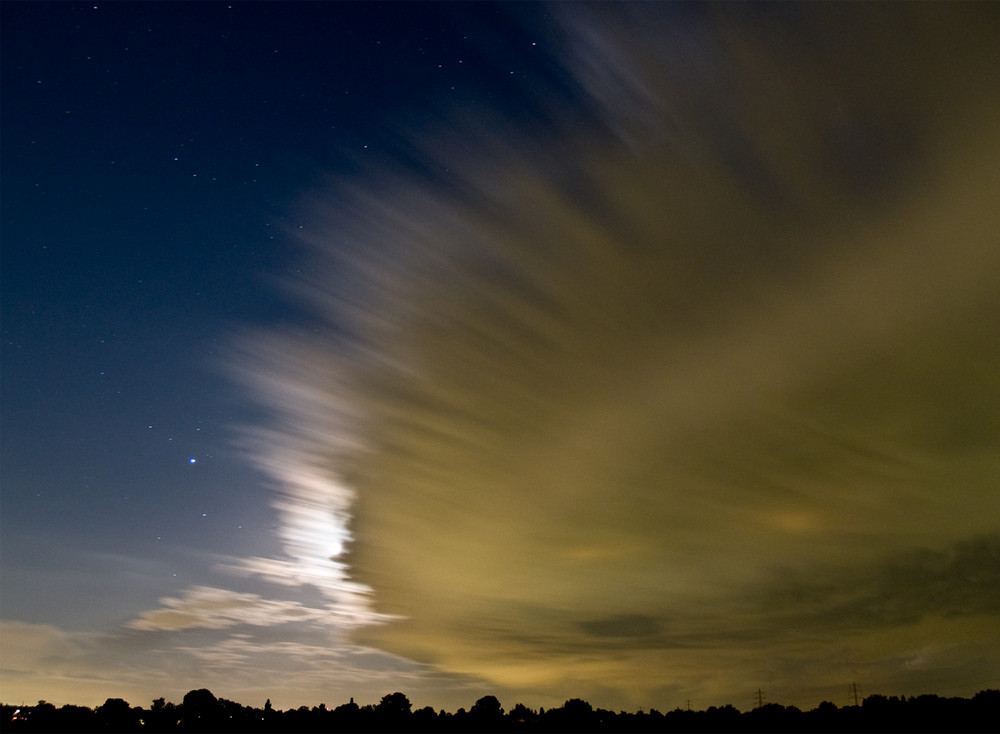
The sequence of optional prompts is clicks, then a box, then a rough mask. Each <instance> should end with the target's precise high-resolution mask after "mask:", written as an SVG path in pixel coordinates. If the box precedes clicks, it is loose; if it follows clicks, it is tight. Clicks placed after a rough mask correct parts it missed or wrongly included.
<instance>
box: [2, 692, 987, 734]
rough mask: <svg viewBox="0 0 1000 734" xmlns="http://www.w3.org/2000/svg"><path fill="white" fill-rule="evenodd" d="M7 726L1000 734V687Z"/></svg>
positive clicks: (162, 709)
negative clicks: (958, 692)
mask: <svg viewBox="0 0 1000 734" xmlns="http://www.w3.org/2000/svg"><path fill="white" fill-rule="evenodd" d="M0 709H2V717H3V718H2V720H0V721H2V723H0V728H2V730H3V731H4V732H81V733H85V732H174V731H177V732H188V731H192V732H846V731H851V732H959V731H961V732H996V731H998V729H1000V691H996V690H985V691H980V692H979V693H977V694H976V695H975V696H973V697H972V698H969V699H966V698H944V697H941V696H936V695H924V696H917V697H910V698H905V697H901V696H882V695H873V696H868V697H867V698H865V699H864V701H863V702H862V703H861V705H860V706H845V707H837V706H836V705H835V704H833V703H830V702H829V701H826V702H823V703H821V704H820V705H819V706H818V707H816V708H815V709H813V710H811V711H802V710H800V709H798V708H796V707H794V706H781V705H779V704H776V703H769V704H765V705H763V706H759V707H757V708H754V709H751V710H749V711H745V712H741V711H739V710H738V709H737V708H735V707H733V706H730V705H727V706H722V707H715V706H712V707H710V708H708V709H706V710H704V711H691V710H686V709H675V710H673V711H669V712H667V713H660V712H659V711H657V710H656V709H650V710H649V711H642V710H640V711H638V712H635V713H629V712H625V711H619V712H617V713H616V712H613V711H608V710H606V709H601V708H597V709H595V708H594V707H593V706H591V705H590V704H589V703H587V702H586V701H583V700H581V699H579V698H572V699H570V700H568V701H566V702H565V703H564V704H563V705H562V706H560V707H559V708H551V709H548V710H546V709H544V708H542V709H537V710H536V709H531V708H528V707H527V706H524V705H523V704H520V703H519V704H517V705H515V706H514V707H513V708H512V709H511V710H510V711H504V709H503V707H502V706H501V705H500V701H499V700H497V698H496V697H495V696H483V697H482V698H480V699H479V700H478V701H476V702H475V703H474V704H473V705H472V707H471V708H470V709H469V710H468V711H466V710H465V709H464V708H460V709H458V711H455V712H454V713H449V712H447V711H435V710H434V709H433V708H431V707H430V706H427V707H425V708H421V709H417V710H415V711H414V710H413V708H412V705H411V704H410V700H409V699H408V698H407V697H406V696H405V695H404V694H402V693H399V692H396V693H390V694H388V695H386V696H383V697H382V700H381V701H379V703H378V704H375V705H365V706H359V705H358V704H356V703H354V699H353V698H352V699H351V701H350V703H346V704H343V705H341V706H337V707H336V708H334V709H329V708H327V707H326V705H325V704H320V705H319V706H314V707H312V708H309V707H308V706H301V707H300V708H297V709H288V710H287V711H280V710H278V709H275V708H273V707H272V706H271V702H270V700H268V701H267V703H266V704H265V705H264V708H252V707H250V706H243V705H241V704H238V703H235V702H233V701H228V700H226V699H224V698H216V697H215V696H214V695H213V694H212V692H211V691H209V690H207V689H204V688H201V689H198V690H194V691H189V692H188V693H187V694H186V695H185V696H184V700H183V702H182V703H180V704H174V703H169V702H167V701H165V700H164V699H162V698H158V699H156V700H154V701H153V702H152V705H151V706H150V707H149V708H142V707H140V706H130V705H129V704H128V702H126V701H124V700H122V699H120V698H109V699H108V700H107V701H105V702H104V703H103V704H102V705H100V706H98V707H97V708H95V709H91V708H87V707H85V706H72V705H66V706H62V707H59V708H56V707H55V706H54V705H53V704H51V703H46V702H45V701H39V702H38V704H36V705H34V706H12V705H8V704H2V705H0Z"/></svg>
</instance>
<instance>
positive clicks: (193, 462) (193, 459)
mask: <svg viewBox="0 0 1000 734" xmlns="http://www.w3.org/2000/svg"><path fill="white" fill-rule="evenodd" d="M197 462H198V460H197V459H196V458H194V457H193V456H192V457H191V458H190V459H188V463H189V464H195V463H197Z"/></svg>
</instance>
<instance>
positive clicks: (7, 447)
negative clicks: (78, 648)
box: [3, 2, 540, 557]
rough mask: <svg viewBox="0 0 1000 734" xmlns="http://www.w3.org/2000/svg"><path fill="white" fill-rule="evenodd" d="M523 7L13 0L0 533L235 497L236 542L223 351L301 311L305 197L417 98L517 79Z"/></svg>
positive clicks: (130, 533)
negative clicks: (296, 267) (517, 16)
mask: <svg viewBox="0 0 1000 734" xmlns="http://www.w3.org/2000/svg"><path fill="white" fill-rule="evenodd" d="M497 26H501V28H499V29H498V28H497ZM487 27H488V28H489V29H490V36H489V42H488V43H486V44H484V43H483V42H482V37H481V36H482V33H483V31H484V29H486V28H487ZM515 30H516V29H515V28H514V25H513V23H512V21H511V19H510V18H509V17H508V16H507V15H506V14H504V13H502V12H501V11H500V10H499V9H498V8H495V7H491V6H482V7H477V8H475V9H473V8H466V7H462V6H458V7H450V8H448V9H447V11H446V12H444V9H442V8H440V7H437V6H433V5H406V4H391V5H388V6H383V5H378V4H369V3H363V4H337V5H336V6H335V7H334V6H331V5H330V4H327V3H290V4H271V3H243V4H227V3H220V2H212V3H184V4H178V3H98V4H93V3H10V4H7V5H6V6H5V8H4V64H3V91H4V116H3V161H4V176H3V207H4V209H3V215H4V216H3V241H4V252H3V314H4V323H3V336H4V379H3V406H4V415H3V420H4V425H5V426H7V427H8V430H5V432H4V433H5V440H4V445H3V451H4V473H5V476H6V478H7V480H6V482H5V483H6V484H7V485H8V492H7V493H6V502H5V512H4V520H3V521H4V528H5V533H4V536H5V538H13V537H15V536H27V537H31V538H34V537H45V538H46V541H45V542H50V540H51V538H49V537H48V535H49V534H51V533H55V534H58V535H60V536H62V535H64V534H68V535H70V536H76V537H75V539H76V541H77V542H84V543H92V544H94V545H95V546H97V547H101V548H103V547H104V546H105V545H106V544H108V543H110V542H112V539H113V542H114V543H120V542H123V541H124V540H125V538H127V543H128V544H127V546H125V547H126V548H127V549H128V550H130V551H132V552H139V549H140V548H141V546H142V545H143V544H144V543H147V542H148V541H149V540H150V536H151V535H153V534H154V533H155V535H157V536H160V537H163V536H168V537H173V538H177V537H178V535H180V536H181V540H182V541H185V542H186V541H190V540H191V538H190V537H189V531H186V530H184V529H183V528H184V525H185V523H187V522H191V518H197V517H200V515H201V513H202V512H209V511H211V514H212V515H215V516H217V515H218V514H219V513H218V511H219V510H220V509H222V508H223V507H227V511H226V513H225V514H226V525H227V527H225V528H224V527H220V526H218V525H213V526H212V527H213V530H214V531H215V533H217V534H219V535H222V536H225V537H226V542H227V543H228V542H231V539H230V538H229V537H228V536H229V534H230V531H231V530H232V527H231V526H232V525H234V524H235V525H240V524H245V523H251V524H255V523H256V524H255V525H254V527H257V526H258V525H259V523H261V522H262V519H261V518H260V517H255V516H254V513H253V512H248V513H246V514H243V513H241V512H240V511H239V510H238V509H237V510H236V511H235V513H234V508H233V507H232V501H231V497H230V492H232V491H233V490H232V489H222V488H221V487H222V486H224V487H229V488H232V487H234V486H236V487H240V489H239V490H238V491H239V492H241V493H242V496H245V495H246V494H250V495H253V494H254V493H255V492H259V491H260V490H259V487H258V486H257V485H258V484H259V482H257V481H255V477H254V475H253V474H252V473H250V472H249V471H248V470H247V469H246V468H245V466H244V465H243V463H241V462H240V461H239V459H238V458H237V457H235V456H234V455H233V453H232V452H231V451H230V450H229V449H227V445H228V443H229V441H230V439H231V437H230V436H228V435H227V426H228V425H230V424H232V423H233V422H234V421H238V420H241V419H246V418H247V412H246V411H247V410H248V408H247V407H246V405H245V403H246V401H245V398H244V397H243V396H241V395H239V394H238V393H236V392H235V391H234V390H232V389H231V387H230V385H229V381H228V380H227V379H225V376H224V375H222V374H220V373H219V370H218V369H217V368H218V366H219V365H218V360H219V359H220V356H219V355H220V349H221V348H223V347H224V346H225V345H226V342H227V340H229V339H230V337H231V336H232V332H233V331H234V330H235V329H237V328H239V327H245V326H247V325H250V324H253V323H256V322H261V321H268V320H274V319H283V318H287V316H288V312H287V308H289V304H288V303H287V301H285V300H283V299H282V298H281V297H280V294H279V293H278V290H277V288H276V287H275V284H274V283H273V282H272V281H273V279H274V278H275V277H276V276H277V274H278V273H280V272H281V271H282V268H286V267H290V264H291V263H293V262H294V256H295V252H294V246H293V243H292V242H291V237H290V236H289V230H294V229H295V227H296V222H295V219H294V217H295V212H296V202H297V199H298V198H299V197H301V196H303V195H304V194H305V193H307V192H308V191H309V190H310V189H311V187H314V186H318V185H319V184H321V183H322V177H323V176H327V175H331V174H334V175H336V174H337V173H341V172H344V171H345V170H346V171H354V170H356V169H357V168H358V167H363V166H365V165H368V164H370V163H371V164H374V163H378V162H380V161H384V160H385V159H386V156H387V153H386V149H387V147H388V146H389V145H390V144H391V135H390V131H391V130H392V129H393V128H394V126H395V125H397V124H398V123H399V122H401V121H410V120H412V121H419V117H420V114H421V111H422V110H430V109H433V108H434V107H436V106H438V105H440V104H445V103H447V100H448V99H450V98H461V99H462V100H463V103H466V104H477V105H486V104H491V103H492V101H493V100H495V99H497V98H501V97H503V96H504V95H505V94H507V93H508V89H507V88H508V87H511V88H513V87H512V85H510V84H509V82H508V80H506V79H503V78H502V76H501V75H502V74H505V73H506V74H508V75H509V73H510V72H511V71H514V72H515V73H517V74H523V73H524V71H525V67H530V66H531V65H532V64H536V65H537V64H538V59H537V58H536V59H532V58H531V52H532V50H531V48H530V47H529V46H528V45H527V44H526V43H524V38H523V37H517V36H516V35H514V34H515ZM519 42H520V47H519V48H518V44H519ZM505 46H506V47H507V48H504V47H505ZM514 48H517V54H516V55H515V54H512V53H510V52H511V51H512V50H513V49H514ZM501 54H503V55H504V57H505V58H506V59H507V60H508V61H509V62H510V63H509V64H507V66H509V68H506V67H505V68H504V69H500V68H496V62H497V58H499V57H500V55H501ZM537 55H540V54H537ZM487 58H489V61H484V59H487ZM491 77H493V79H491ZM189 457H195V458H197V459H198V462H197V464H196V465H194V466H192V465H190V464H189V462H188V459H189ZM15 478H16V480H15ZM15 481H16V484H15V483H14V482H15ZM220 485H221V486H220ZM234 515H235V516H234ZM216 522H221V521H216ZM123 526H124V527H125V528H128V530H126V531H125V532H124V533H122V532H121V530H120V529H121V528H122V527H123ZM112 529H118V530H117V531H116V532H115V533H113V534H112V533H111V532H110V531H111V530H112ZM123 535H124V536H125V538H123V537H122V536H123ZM199 535H201V534H200V533H199ZM213 535H214V534H213ZM209 537H212V536H209ZM200 540H201V542H206V541H208V542H214V541H212V540H209V539H208V538H206V537H201V538H200ZM8 553H10V554H16V553H17V551H16V550H15V549H11V550H9V551H8ZM8 557H10V556H8Z"/></svg>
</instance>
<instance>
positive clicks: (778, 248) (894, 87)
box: [133, 5, 1000, 705]
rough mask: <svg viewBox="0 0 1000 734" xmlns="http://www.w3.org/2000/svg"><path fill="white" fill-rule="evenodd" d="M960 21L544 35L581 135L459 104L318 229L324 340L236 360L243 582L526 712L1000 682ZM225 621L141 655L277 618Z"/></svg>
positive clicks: (976, 138) (299, 280) (172, 618)
mask: <svg viewBox="0 0 1000 734" xmlns="http://www.w3.org/2000/svg"><path fill="white" fill-rule="evenodd" d="M970 12H971V11H970V10H969V9H968V8H958V9H945V8H942V7H935V8H926V7H921V8H916V7H908V8H905V9H903V8H894V9H893V11H892V12H889V11H887V10H886V9H884V8H868V7H864V8H859V7H857V6H853V7H851V8H849V9H845V8H839V7H837V8H834V7H826V6H823V7H816V6H810V7H809V9H808V10H806V9H804V8H802V9H799V8H796V9H793V8H785V7H784V6H782V9H781V10H779V9H778V8H769V9H766V10H762V11H760V12H758V11H757V10H751V9H749V8H747V9H739V10H737V9H733V12H732V13H731V14H726V15H725V16H724V17H720V15H721V14H719V13H716V11H715V9H712V8H699V9H697V10H693V9H688V8H684V9H679V8H663V7H656V6H645V5H643V6H624V7H623V6H617V5H616V6H578V5H572V6H556V7H554V8H553V13H554V15H555V16H556V25H555V26H554V27H553V28H552V29H551V33H552V38H553V39H554V40H553V44H554V48H553V50H552V55H553V59H554V62H556V63H559V64H561V65H562V69H563V71H564V72H565V75H566V78H567V79H568V81H567V88H568V89H569V90H571V92H567V95H569V96H573V98H574V99H575V100H576V101H575V103H574V104H573V105H570V106H565V107H560V106H559V105H558V104H550V105H548V106H547V107H546V104H545V103H544V101H539V106H540V107H541V108H543V109H546V110H547V111H546V113H545V115H546V118H545V119H544V121H543V122H542V123H539V124H537V125H531V126H527V127H526V128H523V129H517V127H516V126H515V125H513V124H511V123H510V122H509V121H507V120H504V119H502V118H499V117H498V118H497V119H495V120H491V121H490V126H489V127H485V126H484V121H483V120H476V121H475V124H476V125H477V127H475V128H474V129H473V131H472V132H469V129H468V128H464V127H462V125H463V124H465V123H467V122H468V118H467V117H466V116H464V115H463V114H460V113H459V111H454V110H444V111H442V113H441V115H440V117H439V118H436V123H435V125H433V126H431V128H430V129H428V130H425V131H421V132H419V133H413V132H408V133H406V135H409V136H410V137H411V138H412V139H410V140H408V142H409V144H410V146H411V158H415V159H418V160H419V161H420V164H419V165H416V166H414V165H412V160H411V161H410V163H403V162H400V163H399V164H398V165H397V164H387V165H385V166H383V167H381V168H380V169H379V170H375V171H371V172H370V174H369V175H367V176H362V177H361V178H360V179H353V180H348V181H337V182H334V183H332V184H331V186H330V189H329V190H326V191H322V192H319V193H318V194H317V195H316V196H315V197H314V198H313V200H312V201H311V202H310V203H309V204H307V205H306V210H307V211H308V212H309V213H310V216H311V223H310V225H309V226H308V227H306V229H305V230H304V233H303V234H302V242H303V243H304V244H305V245H306V246H307V247H308V249H309V251H310V259H309V260H308V261H307V263H306V264H305V265H304V266H303V267H302V268H301V269H300V270H299V275H297V276H295V277H294V278H290V279H289V282H288V286H289V288H290V290H291V292H292V293H294V294H295V295H296V296H297V297H298V298H299V299H300V300H301V303H303V304H304V305H305V306H306V308H307V309H309V310H310V312H311V313H312V315H313V318H314V322H313V323H310V324H309V325H308V326H305V325H303V326H302V328H301V329H300V330H299V331H294V330H291V329H285V330H282V331H280V332H279V331H275V332H272V333H265V334H258V335H256V336H254V337H253V338H251V339H250V340H249V346H247V352H246V356H244V357H243V358H242V361H241V367H240V369H241V374H242V376H243V379H245V380H246V381H248V382H249V383H250V384H252V385H253V386H254V389H255V394H256V395H257V397H258V398H259V399H260V400H261V402H262V404H263V405H264V406H265V407H266V408H267V409H268V410H269V411H270V412H271V420H270V421H269V422H268V423H267V426H266V428H262V429H259V430H255V431H251V432H250V439H249V441H250V447H251V450H252V451H253V452H254V455H255V456H256V457H257V461H258V463H259V465H260V466H261V467H262V468H263V469H265V470H266V471H268V472H269V473H270V474H271V475H272V476H273V477H274V479H275V481H276V491H277V495H276V497H277V498H276V500H275V507H276V509H277V511H278V513H279V515H280V518H281V523H282V525H281V531H280V532H281V536H282V539H283V542H284V544H285V545H284V547H285V550H286V552H287V558H285V559H248V560H246V561H244V562H241V563H239V564H235V566H236V567H238V568H241V569H242V571H243V572H246V573H254V574H258V575H260V576H262V577H264V578H266V579H267V580H269V581H272V582H274V581H277V582H284V583H288V584H299V585H311V586H314V587H316V588H318V589H320V590H321V592H322V593H323V595H324V596H325V597H326V598H327V599H328V600H329V601H330V603H331V604H332V605H334V606H337V607H338V608H340V609H342V610H344V615H345V618H348V619H352V620H354V621H355V622H356V624H350V625H346V624H345V626H349V627H352V628H357V630H356V634H358V635H359V638H358V639H362V640H364V641H365V642H366V644H370V645H373V646H376V647H379V648H381V649H384V650H389V651H392V652H393V653H396V654H400V655H404V656H408V657H410V658H412V659H414V660H418V661H421V662H422V663H427V664H431V665H434V666H437V668H438V669H439V670H443V671H447V672H449V673H458V674H467V675H471V676H477V677H482V678H485V679H486V680H488V681H490V682H492V683H493V684H495V685H498V686H503V687H506V688H507V689H509V690H511V691H519V692H523V693H525V694H526V695H530V696H532V700H538V697H539V696H542V697H545V696H549V697H550V698H551V701H554V702H559V701H561V700H563V699H564V698H565V697H567V696H568V695H583V696H592V697H594V698H595V700H596V702H598V703H608V704H609V705H619V704H621V705H624V704H625V703H628V704H631V705H635V704H637V703H642V702H643V701H648V700H651V699H655V700H657V701H658V702H659V701H664V700H667V701H668V703H679V701H681V700H683V698H686V697H693V698H695V699H696V700H705V699H709V700H710V701H711V702H712V703H717V702H721V701H722V700H732V701H733V702H734V703H737V704H740V703H742V701H740V700H739V695H740V692H741V691H742V690H743V689H745V688H747V687H748V686H751V687H752V686H755V685H757V683H756V682H757V681H761V682H762V683H763V682H764V681H767V683H766V684H767V685H768V686H770V687H771V688H772V689H773V688H779V689H780V690H781V691H782V692H783V693H784V694H785V695H786V696H788V697H792V698H795V700H797V701H798V702H800V703H803V704H813V703H816V702H817V701H818V700H819V699H820V698H822V697H830V696H832V695H835V694H831V693H829V692H827V693H822V691H830V690H831V689H833V690H834V691H836V690H837V689H838V687H840V686H842V685H844V684H846V682H849V681H850V680H853V679H857V678H859V677H862V678H864V679H865V680H867V681H870V682H871V683H870V685H872V686H877V687H878V688H879V689H892V687H894V686H895V687H897V688H900V689H906V690H907V691H908V692H914V693H916V692H921V691H920V690H916V689H918V688H919V687H920V686H924V687H927V686H929V687H930V688H931V689H934V690H935V691H936V692H940V693H948V692H950V690H945V688H948V686H952V687H953V688H954V689H955V690H956V692H966V693H968V692H969V691H972V692H974V690H973V689H976V690H978V688H981V687H986V686H989V685H993V686H996V685H997V684H998V675H1000V671H998V670H997V668H996V666H995V664H994V663H990V662H989V660H994V661H995V660H997V659H1000V656H998V655H997V653H998V652H1000V650H997V649H990V648H989V645H988V644H987V646H986V648H982V647H977V645H981V644H982V643H983V641H984V640H986V639H989V638H991V637H992V636H991V635H989V634H988V632H987V630H988V629H990V628H991V626H994V625H995V624H996V616H997V614H998V611H1000V610H998V605H997V600H996V598H995V594H994V593H993V592H992V591H991V589H992V588H995V586H996V584H995V582H996V573H997V570H996V569H997V559H998V553H997V540H996V538H997V533H998V531H1000V527H998V525H997V520H996V518H997V517H998V516H1000V515H998V510H1000V492H998V489H1000V486H998V483H997V477H1000V459H998V456H1000V453H998V452H997V450H996V449H997V446H998V439H1000V424H998V422H997V420H996V416H997V415H1000V341H998V340H997V338H996V335H997V334H1000V316H998V315H997V314H998V312H997V310H996V309H995V307H994V303H993V302H994V301H995V299H996V296H997V294H998V293H1000V280H998V277H997V273H1000V249H998V248H997V247H996V232H997V231H1000V217H998V215H997V209H996V206H995V201H996V195H997V191H998V180H997V174H996V166H995V165H994V162H995V161H996V160H997V159H998V158H1000V136H998V135H997V133H996V131H997V130H1000V105H998V103H997V99H996V97H995V94H992V93H987V92H988V91H989V90H990V89H991V85H995V84H996V82H997V81H998V80H997V79H996V78H995V77H996V72H995V71H989V70H991V69H997V68H1000V64H997V63H995V62H996V61H998V59H996V58H995V57H996V52H995V50H993V49H992V44H990V41H989V35H990V34H989V33H988V32H987V30H988V29H989V28H990V22H989V21H988V19H981V18H970V17H967V15H968V14H969V13H970ZM606 16H610V17H606ZM612 21H613V22H612ZM992 88H996V87H995V86H994V87H992ZM427 171H433V172H434V175H433V176H431V175H428V174H427ZM196 596H197V595H195V597H196ZM224 601H225V602H226V604H224V605H223V606H224V607H225V609H226V611H220V612H217V613H216V612H210V611H207V610H199V611H196V612H193V611H191V607H192V605H194V606H195V607H197V605H198V603H200V602H199V601H198V599H197V598H194V597H192V596H191V595H189V597H188V598H186V599H185V600H170V601H168V602H167V603H166V606H165V608H164V609H162V610H159V611H157V612H149V613H147V614H145V615H143V616H142V617H140V619H139V620H137V622H135V623H133V626H135V625H136V624H139V625H146V626H147V627H148V626H157V625H160V626H163V625H170V624H175V625H176V624H187V623H188V622H187V621H185V620H188V621H189V620H190V619H191V617H190V616H186V615H190V614H196V616H199V615H200V618H201V619H203V620H204V621H206V622H211V623H212V624H217V625H221V624H230V623H234V622H235V620H236V619H237V618H238V617H239V615H240V614H243V613H244V611H246V610H253V611H252V614H256V613H257V611H259V610H260V605H261V604H264V602H263V600H247V599H243V598H242V597H241V598H239V599H235V598H233V599H230V598H227V599H225V600H224ZM232 602H238V603H236V604H233V603H232ZM213 603H214V602H213ZM244 604H246V605H247V606H246V607H243V606H241V605H244ZM237 608H239V609H243V610H244V611H240V612H236V611H234V610H235V609H237ZM199 609H200V608H199ZM275 611H276V614H277V616H276V618H278V619H282V618H283V615H294V614H302V613H306V612H304V611H303V610H302V609H300V608H298V607H287V606H283V605H281V606H280V608H277V609H276V610H275ZM247 613H251V612H247ZM384 615H388V616H384ZM392 618H395V621H392V622H391V623H389V624H385V625H382V626H376V627H369V626H367V623H370V622H383V621H388V620H389V619H392ZM336 624H339V623H336ZM747 681H751V682H752V683H747Z"/></svg>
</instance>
